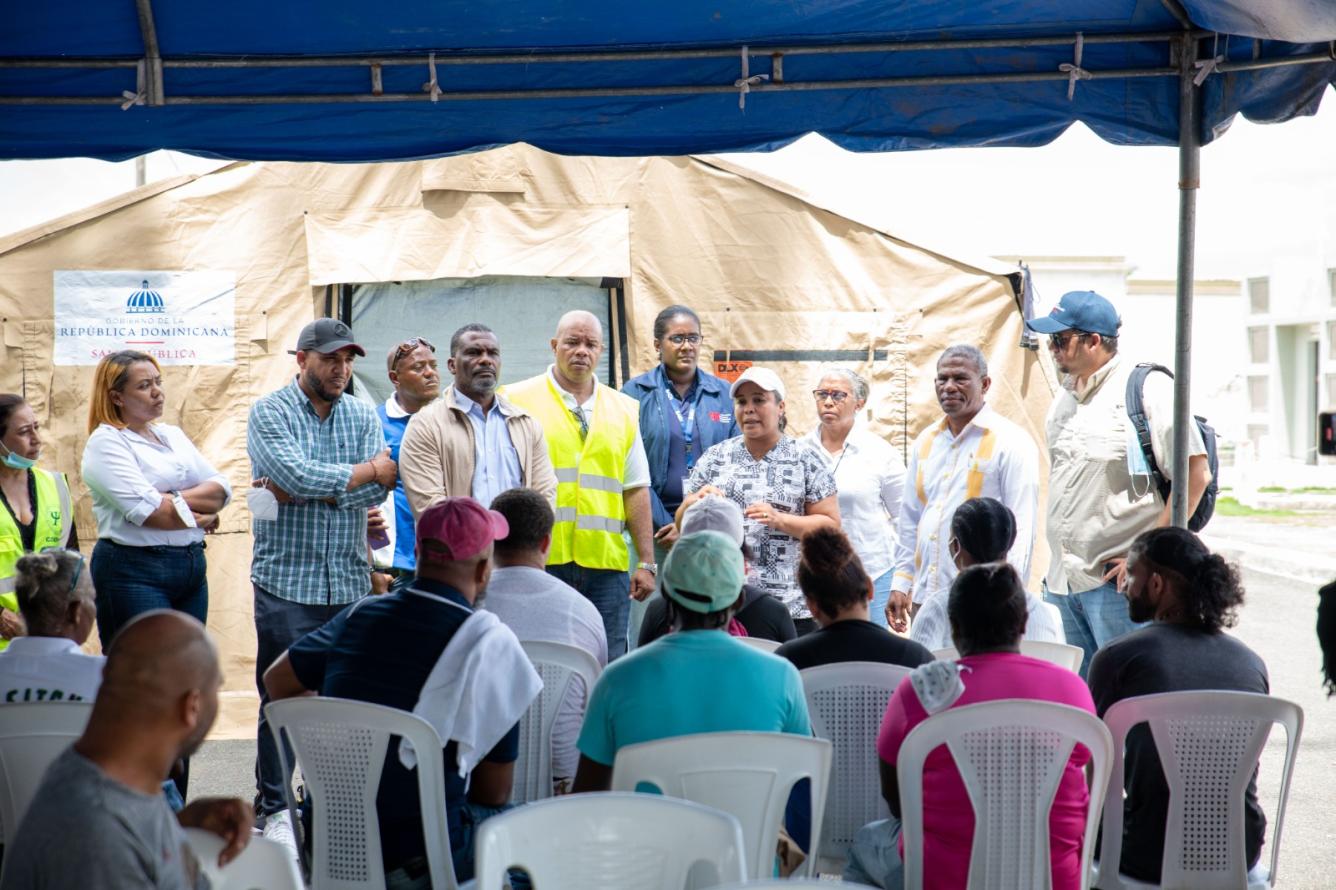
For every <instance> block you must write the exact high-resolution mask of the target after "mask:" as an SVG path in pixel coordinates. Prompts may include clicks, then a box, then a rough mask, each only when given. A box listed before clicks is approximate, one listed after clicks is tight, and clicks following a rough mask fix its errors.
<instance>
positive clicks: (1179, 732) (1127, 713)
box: [1094, 691, 1304, 890]
mask: <svg viewBox="0 0 1336 890" xmlns="http://www.w3.org/2000/svg"><path fill="white" fill-rule="evenodd" d="M1104 722H1105V723H1106V724H1108V727H1109V731H1110V732H1111V733H1112V734H1113V740H1114V757H1113V779H1112V783H1113V784H1112V787H1110V789H1109V794H1108V797H1107V798H1106V800H1105V803H1104V824H1105V825H1108V826H1119V827H1121V826H1122V824H1123V779H1124V776H1123V755H1124V751H1123V747H1124V743H1125V742H1126V740H1127V733H1128V731H1129V730H1130V729H1132V727H1134V726H1136V725H1137V724H1140V723H1146V724H1149V726H1150V732H1151V736H1152V738H1154V740H1155V750H1156V752H1157V753H1158V754H1159V755H1160V764H1161V767H1162V768H1163V770H1164V777H1165V781H1166V783H1167V784H1168V785H1169V812H1168V819H1167V820H1166V822H1165V838H1164V859H1163V860H1162V864H1161V866H1160V883H1159V884H1158V885H1157V884H1146V883H1142V882H1140V881H1134V880H1132V879H1131V878H1127V877H1123V876H1122V875H1119V874H1117V869H1116V868H1112V867H1110V868H1108V869H1100V868H1099V867H1098V864H1097V866H1096V878H1095V882H1094V885H1095V886H1096V887H1100V888H1104V890H1120V888H1127V890H1145V888H1152V887H1191V888H1193V890H1216V888H1220V890H1242V888H1244V887H1247V888H1248V890H1262V888H1266V887H1274V886H1275V883H1276V864H1277V861H1278V858H1279V856H1280V829H1281V826H1282V825H1283V824H1284V822H1285V804H1286V801H1287V800H1288V799H1289V794H1290V778H1291V776H1292V775H1293V773H1294V760H1295V757H1296V755H1297V754H1298V753H1299V737H1300V735H1302V733H1303V723H1304V712H1303V709H1302V708H1300V707H1299V706H1298V705H1296V704H1294V703H1293V702H1288V701H1285V700H1284V699H1279V698H1274V697H1272V696H1269V695H1261V694H1259V693H1253V692H1224V691H1209V692H1208V691H1200V692H1165V693H1161V694H1159V695H1142V696H1137V697H1136V698H1127V699H1123V700H1122V701H1120V702H1118V703H1116V704H1114V705H1113V706H1112V707H1110V708H1109V710H1108V712H1107V713H1105V715H1104ZM1275 723H1279V724H1281V725H1282V726H1284V727H1285V736H1286V738H1285V765H1284V767H1283V769H1282V771H1281V775H1280V800H1279V804H1278V807H1277V811H1276V812H1275V813H1273V814H1271V818H1272V825H1273V826H1274V827H1273V828H1272V832H1271V843H1270V844H1269V849H1270V850H1271V865H1270V867H1269V868H1261V867H1260V865H1261V863H1259V868H1258V869H1255V870H1254V873H1253V874H1251V875H1250V874H1249V873H1248V863H1247V862H1246V861H1245V859H1244V856H1245V848H1244V839H1243V810H1244V807H1243V799H1244V792H1245V789H1246V788H1247V786H1248V781H1249V780H1250V779H1251V778H1252V775H1253V772H1254V771H1255V770H1256V769H1257V761H1258V758H1259V757H1260V756H1261V753H1262V747H1263V746H1264V745H1265V744H1266V739H1267V736H1268V735H1269V734H1270V732H1271V727H1272V724H1275ZM1267 848H1268V847H1264V848H1263V849H1267ZM1122 850H1123V833H1122V831H1121V830H1118V831H1112V830H1110V831H1106V832H1104V840H1103V843H1102V846H1101V850H1100V858H1101V859H1102V861H1103V862H1106V863H1110V864H1112V863H1117V862H1121V861H1122Z"/></svg>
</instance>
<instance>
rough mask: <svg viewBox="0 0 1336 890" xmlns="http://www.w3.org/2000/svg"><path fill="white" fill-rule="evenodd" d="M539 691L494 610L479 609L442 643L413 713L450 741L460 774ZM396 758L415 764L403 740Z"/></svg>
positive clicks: (538, 680) (528, 666)
mask: <svg viewBox="0 0 1336 890" xmlns="http://www.w3.org/2000/svg"><path fill="white" fill-rule="evenodd" d="M542 689H543V681H542V679H541V678H539V676H538V672H537V671H535V670H534V668H533V665H532V664H530V663H529V657H528V656H527V655H525V654H524V649H523V648H522V647H521V646H520V641H519V639H518V638H516V636H515V633H514V632H513V631H512V630H511V629H510V628H508V627H506V626H505V625H504V624H502V623H501V621H500V619H498V618H497V617H496V615H494V614H493V613H491V612H486V611H481V610H480V611H477V612H474V613H473V614H472V615H470V616H469V617H468V618H467V619H466V620H465V621H464V623H463V624H462V625H460V628H459V630H457V631H455V635H454V637H452V638H451V640H450V642H449V643H446V645H445V649H444V650H443V651H442V652H441V657H440V658H438V659H437V660H436V666H435V667H433V668H432V669H431V673H430V674H429V675H428V676H427V682H426V683H424V684H423V686H422V691H421V692H420V693H419V694H418V700H417V705H415V706H414V708H413V713H414V714H415V715H416V716H418V717H421V718H422V719H424V720H426V721H427V722H428V723H430V724H431V725H432V726H433V727H434V728H435V729H436V732H437V733H439V734H440V736H441V741H442V742H449V741H450V740H452V739H453V740H454V741H455V743H456V744H457V746H458V749H459V774H460V775H461V776H465V777H467V776H468V774H469V773H470V772H472V771H473V768H474V767H475V766H477V765H478V762H479V761H480V760H482V759H483V758H484V757H486V756H487V752H489V751H491V750H492V748H493V747H495V745H496V743H497V742H499V741H501V739H502V737H503V736H505V734H506V733H507V732H509V731H510V728H511V727H512V726H514V725H515V724H516V723H518V722H519V719H520V718H521V717H523V716H524V712H525V711H527V710H528V709H529V705H530V704H532V703H533V700H534V699H536V698H537V697H538V693H539V692H541V691H542ZM399 762H400V763H402V764H403V765H404V766H405V767H406V768H407V769H413V768H415V767H416V766H417V755H416V754H415V753H414V751H413V746H412V745H410V744H409V743H408V742H407V740H401V741H400V742H399Z"/></svg>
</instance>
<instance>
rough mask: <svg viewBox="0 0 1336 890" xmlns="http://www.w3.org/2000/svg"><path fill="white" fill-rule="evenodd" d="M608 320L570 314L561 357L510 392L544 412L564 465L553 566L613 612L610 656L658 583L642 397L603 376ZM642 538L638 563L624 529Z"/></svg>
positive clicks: (555, 457) (555, 456)
mask: <svg viewBox="0 0 1336 890" xmlns="http://www.w3.org/2000/svg"><path fill="white" fill-rule="evenodd" d="M602 354H603V326H602V325H601V324H600V323H599V320H598V319H597V318H596V317H595V316H594V315H592V314H591V313H589V312H584V311H573V312H568V313H566V314H565V315H563V316H562V317H561V321H560V322H558V323H557V333H556V336H554V337H553V338H552V355H553V358H554V362H553V364H551V365H549V366H548V369H547V371H546V372H545V373H543V374H539V375H538V376H537V377H531V378H529V379H528V380H523V381H520V382H519V383H516V384H512V385H510V386H507V387H506V389H505V395H506V397H507V398H508V399H509V400H510V401H511V402H513V403H514V404H516V405H518V406H519V407H521V408H523V409H524V410H525V411H527V412H528V413H529V414H531V415H532V416H533V417H535V418H537V420H538V422H539V424H540V425H541V426H542V428H543V434H544V436H546V438H547V448H548V454H549V455H551V457H552V466H553V469H554V470H555V471H556V475H557V502H556V520H557V521H556V525H555V526H554V527H553V529H552V547H551V549H550V550H549V551H548V557H547V570H548V572H549V573H550V574H552V575H554V576H556V577H557V578H559V579H561V580H562V581H565V582H566V583H567V584H569V585H570V586H572V587H574V588H575V589H576V590H578V591H580V593H582V594H583V595H584V596H585V597H586V598H588V599H589V601H590V602H592V603H593V604H594V605H595V606H596V607H598V611H599V614H600V615H602V616H603V626H604V630H605V631H606V632H607V637H608V660H609V661H611V660H612V659H614V658H616V657H617V656H619V655H623V654H625V652H626V631H627V621H628V618H629V616H630V600H629V599H628V592H629V594H630V596H631V597H634V598H635V599H637V600H643V599H645V598H646V597H648V596H649V595H650V594H651V593H652V592H653V591H654V576H655V574H656V573H657V572H658V567H657V566H656V565H655V564H654V528H653V523H652V522H651V520H650V498H649V484H650V476H649V461H648V460H647V459H646V457H645V446H644V443H643V442H642V441H641V439H640V423H639V410H640V406H639V404H638V403H637V402H636V401H635V400H634V399H632V398H630V397H629V396H625V395H622V394H621V393H619V392H618V391H617V390H615V389H613V388H612V387H610V386H605V385H604V384H602V383H599V382H598V378H597V374H598V363H599V357H600V356H601V355H602ZM627 531H629V532H630V533H631V539H632V540H633V541H634V543H635V548H636V553H637V558H638V560H639V561H638V562H637V563H636V566H635V570H634V571H633V572H631V573H630V575H629V576H628V570H630V569H631V556H630V551H629V550H628V549H627V545H626V539H625V537H624V536H623V532H627Z"/></svg>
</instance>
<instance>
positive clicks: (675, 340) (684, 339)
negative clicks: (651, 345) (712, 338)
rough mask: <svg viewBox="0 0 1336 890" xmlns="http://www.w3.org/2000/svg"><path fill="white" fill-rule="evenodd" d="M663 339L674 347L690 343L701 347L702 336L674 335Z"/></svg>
mask: <svg viewBox="0 0 1336 890" xmlns="http://www.w3.org/2000/svg"><path fill="white" fill-rule="evenodd" d="M663 339H665V340H667V341H668V342H669V343H671V344H673V345H674V346H681V345H682V344H683V343H690V344H691V345H692V346H698V345H700V334H672V335H671V336H668V337H664V338H663Z"/></svg>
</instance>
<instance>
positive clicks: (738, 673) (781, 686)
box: [579, 630, 812, 766]
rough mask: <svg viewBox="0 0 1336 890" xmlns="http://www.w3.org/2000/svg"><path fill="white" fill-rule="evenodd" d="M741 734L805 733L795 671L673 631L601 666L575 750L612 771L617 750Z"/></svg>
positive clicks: (729, 644) (732, 643) (750, 651)
mask: <svg viewBox="0 0 1336 890" xmlns="http://www.w3.org/2000/svg"><path fill="white" fill-rule="evenodd" d="M746 731H751V732H791V733H795V734H797V735H811V734H812V727H811V724H810V722H809V721H808V717H807V699H806V698H804V697H803V684H802V678H801V677H799V676H798V670H797V668H795V667H794V666H793V665H792V664H790V663H789V662H788V661H786V660H784V659H782V658H779V657H777V656H775V655H771V654H769V653H767V652H762V651H761V650H759V649H754V648H752V647H751V646H748V645H747V644H746V643H742V642H739V641H738V640H736V639H734V638H733V637H730V636H729V635H728V634H727V633H725V632H724V631H722V630H692V631H679V632H677V633H672V634H669V635H668V636H666V637H663V638H661V639H659V640H656V641H655V642H653V643H651V644H650V645H648V646H645V647H643V648H640V649H637V650H635V651H634V652H632V653H631V654H630V655H626V656H624V657H622V658H619V659H618V660H617V661H615V662H613V663H612V664H610V665H608V669H607V670H606V671H604V672H603V675H602V676H601V677H600V678H599V680H598V683H597V684H596V685H595V686H594V693H593V695H592V696H590V700H589V708H588V709H587V710H586V712H585V720H584V727H583V728H582V729H581V730H580V741H579V748H580V753H581V754H583V755H584V756H585V757H588V758H589V759H590V760H592V761H594V762H596V763H601V764H603V765H604V766H611V765H612V763H613V761H614V760H615V759H616V757H617V751H618V749H620V748H621V747H623V746H624V745H634V744H637V743H638V742H650V741H654V740H655V739H663V738H671V737H673V736H680V735H692V734H694V733H702V732H746Z"/></svg>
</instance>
